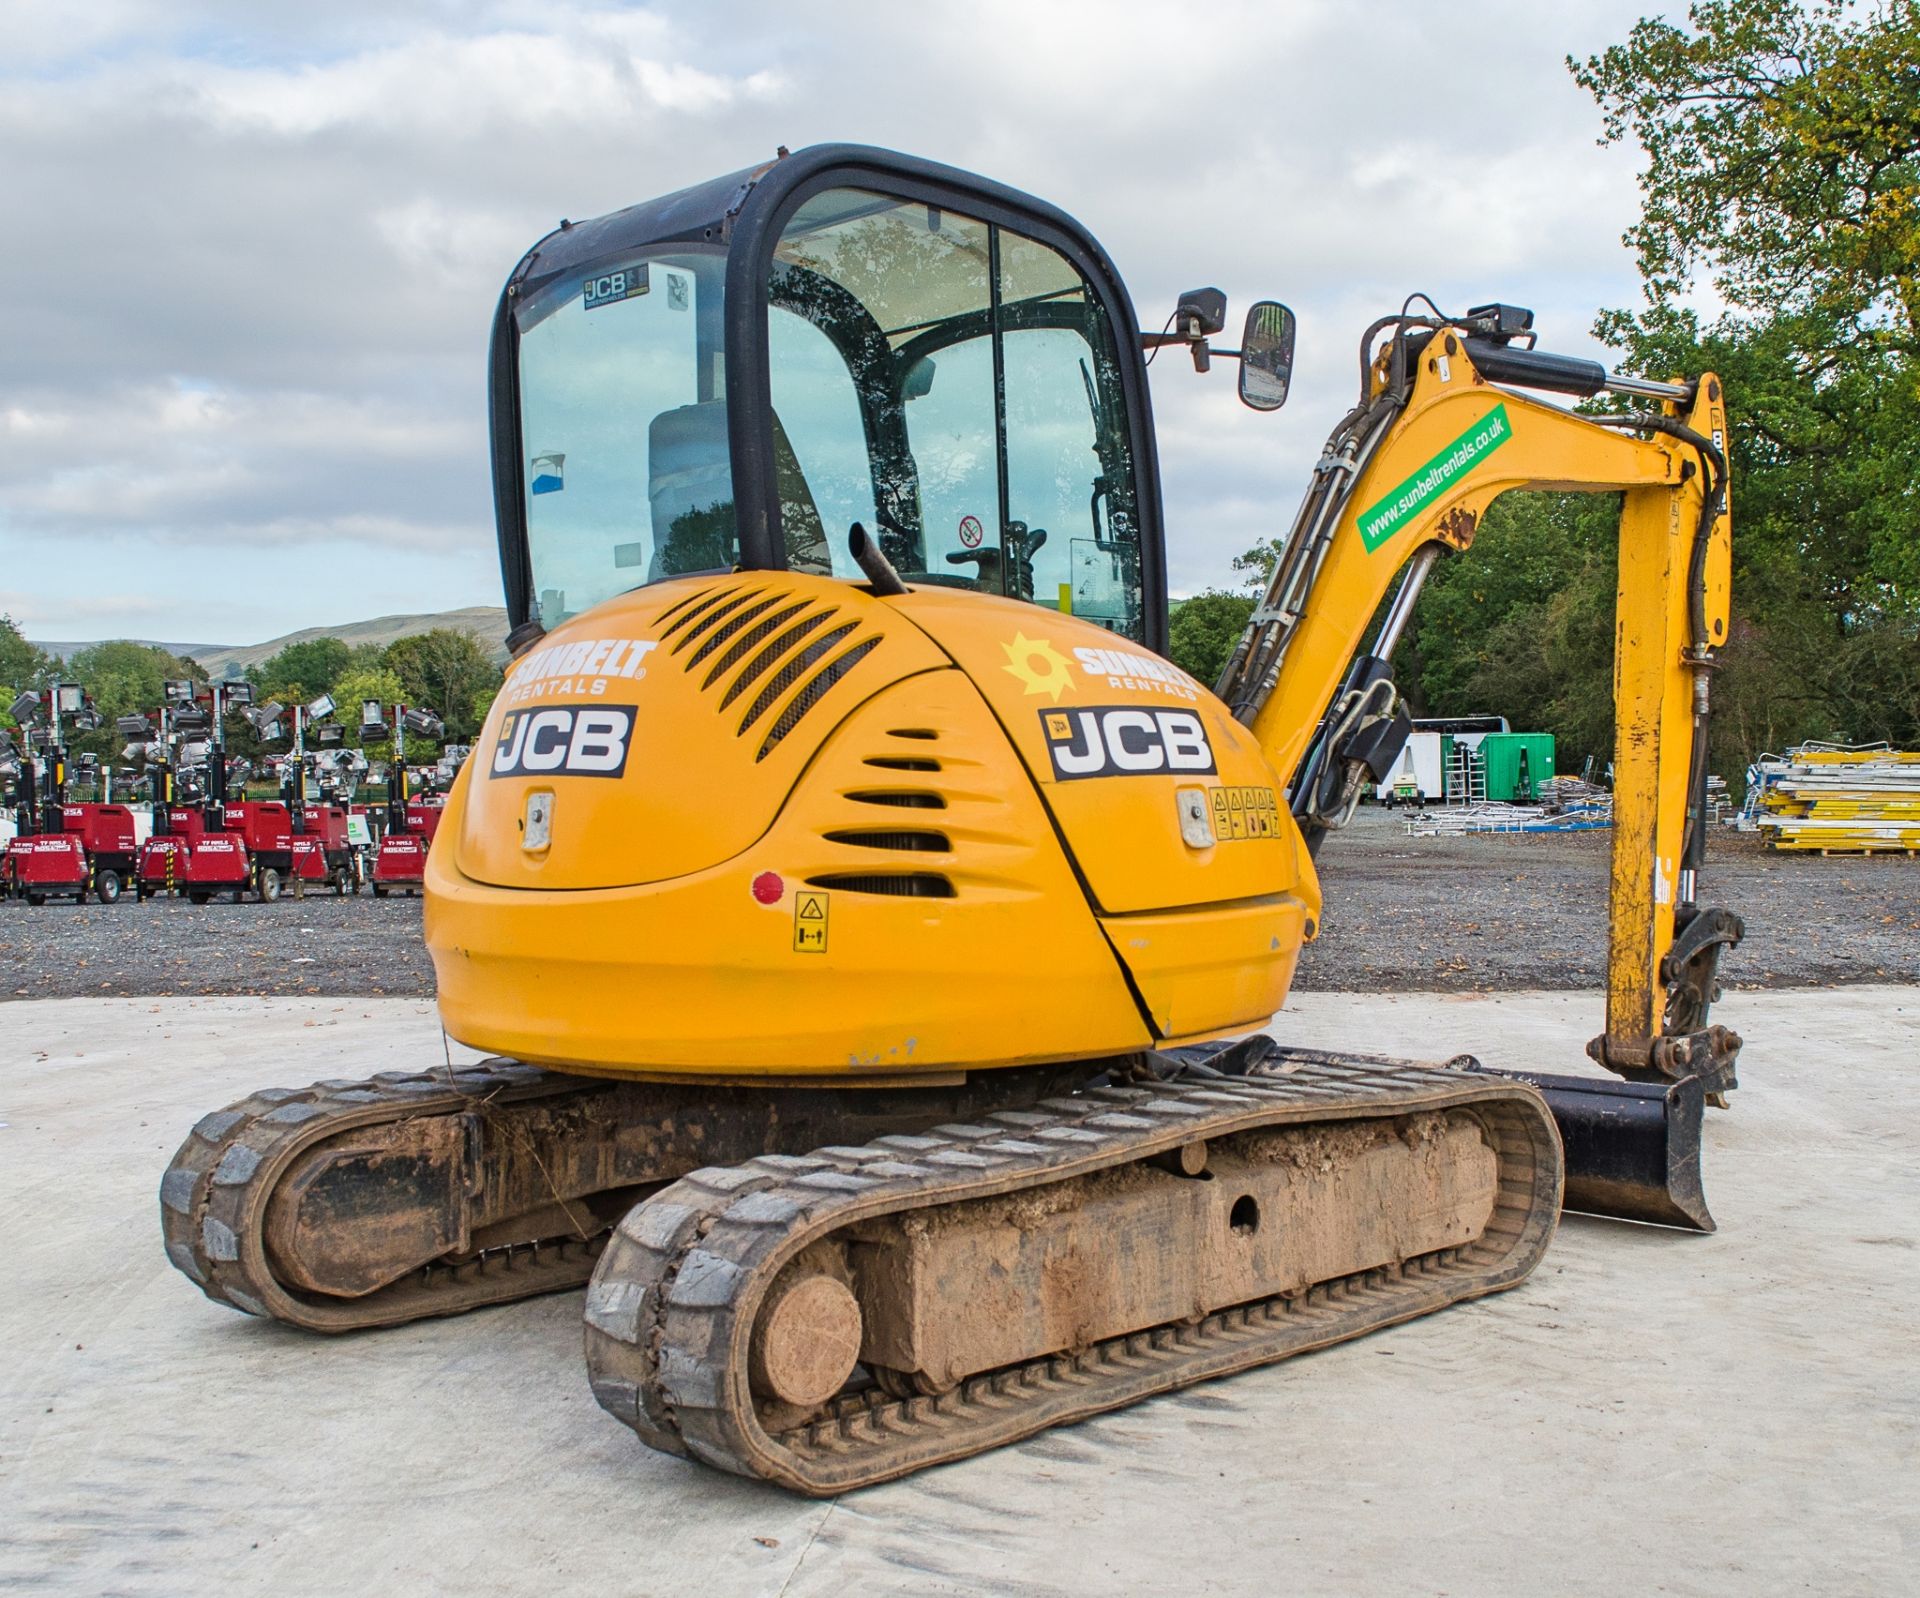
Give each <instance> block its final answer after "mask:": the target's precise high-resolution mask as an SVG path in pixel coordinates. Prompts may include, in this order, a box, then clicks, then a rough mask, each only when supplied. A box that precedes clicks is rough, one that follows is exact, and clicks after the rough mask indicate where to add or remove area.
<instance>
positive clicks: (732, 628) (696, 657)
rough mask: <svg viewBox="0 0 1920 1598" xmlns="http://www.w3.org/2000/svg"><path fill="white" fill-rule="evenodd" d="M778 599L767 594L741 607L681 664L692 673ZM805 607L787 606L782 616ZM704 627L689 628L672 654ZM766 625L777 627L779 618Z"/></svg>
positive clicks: (715, 614) (778, 597) (713, 630)
mask: <svg viewBox="0 0 1920 1598" xmlns="http://www.w3.org/2000/svg"><path fill="white" fill-rule="evenodd" d="M780 598H781V596H780V595H778V594H768V595H767V596H766V597H765V598H764V599H761V600H760V601H759V602H758V603H757V604H752V605H742V606H741V607H740V608H739V609H738V610H736V611H734V612H733V614H732V615H730V616H728V617H727V618H726V619H725V620H724V621H721V622H720V623H719V625H718V626H716V627H714V628H713V629H712V630H711V631H710V632H708V633H707V636H706V637H705V638H702V639H701V640H700V647H699V648H697V649H696V650H694V652H693V653H692V654H691V655H689V656H687V658H686V660H685V661H684V662H683V664H684V665H685V666H686V669H687V670H688V671H692V670H693V669H694V667H696V666H698V665H699V664H700V663H701V661H703V660H705V659H706V658H707V656H709V655H711V654H712V653H713V652H714V651H715V650H716V649H718V648H719V647H720V646H721V645H722V644H724V643H725V642H726V641H727V640H728V639H729V638H731V637H732V636H733V635H734V634H735V633H737V632H739V631H740V629H741V628H742V627H745V626H747V625H748V624H749V623H750V622H752V620H753V619H754V617H756V616H758V615H759V614H760V613H761V612H762V611H767V610H771V609H773V607H774V606H775V605H777V604H779V603H780ZM805 607H806V601H804V600H802V601H801V602H800V603H799V604H796V605H789V606H788V607H787V609H786V611H785V612H784V613H783V614H785V615H788V616H791V615H793V614H794V612H796V611H798V610H803V609H805ZM713 615H714V616H715V617H717V616H719V615H720V612H719V611H715V612H714V613H713ZM706 625H707V623H706V622H698V623H696V624H695V625H694V626H693V627H691V628H689V629H688V631H687V634H686V636H685V637H684V638H682V639H681V640H680V642H679V643H677V644H675V645H674V646H673V648H674V653H675V654H678V653H679V652H680V650H681V649H682V648H683V647H684V646H685V645H687V644H690V643H692V642H693V640H694V639H695V638H696V637H698V636H699V634H700V631H701V629H702V628H704V627H706ZM767 625H768V626H771V627H777V626H778V625H779V618H778V617H773V618H770V619H769V621H768V623H767Z"/></svg>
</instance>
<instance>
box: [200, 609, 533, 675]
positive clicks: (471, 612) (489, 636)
mask: <svg viewBox="0 0 1920 1598" xmlns="http://www.w3.org/2000/svg"><path fill="white" fill-rule="evenodd" d="M435 627H453V628H457V629H458V630H459V631H461V632H463V633H470V634H472V636H473V638H474V639H475V641H477V642H478V643H479V644H480V646H481V647H482V648H483V649H485V650H486V651H487V653H488V654H489V655H490V656H491V657H492V658H493V659H494V660H495V661H496V662H499V663H502V664H504V663H505V661H506V658H507V613H506V611H505V610H503V609H502V608H501V607H500V606H498V605H469V606H467V607H466V609H464V610H441V611H434V612H432V613H430V614H426V615H417V616H375V617H374V618H373V620H371V621H350V622H343V623H341V624H340V625H339V626H336V627H302V628H301V629H300V630H299V631H298V632H291V633H286V634H283V635H282V636H281V637H279V638H269V639H268V640H267V641H266V642H265V643H264V644H246V645H241V646H238V647H235V646H230V645H204V646H191V647H188V648H186V649H183V650H178V651H176V653H179V654H185V655H187V656H189V657H191V658H192V659H194V660H197V661H198V662H199V663H200V664H201V665H203V666H205V667H206V668H207V675H208V676H210V677H223V676H226V675H227V674H228V673H227V668H228V666H229V665H232V666H233V667H234V669H235V670H237V671H244V670H245V669H246V668H247V667H248V666H257V665H259V664H260V662H261V661H263V660H266V659H268V658H269V657H271V656H273V655H277V654H279V653H280V651H281V650H283V649H285V648H286V647H287V645H288V644H303V643H305V642H306V641H307V640H308V639H310V638H338V639H339V640H340V641H341V642H342V643H344V644H390V643H392V642H393V641H394V639H396V638H405V637H407V636H408V635H409V634H410V633H424V632H428V631H430V630H432V629H433V628H435ZM169 647H171V646H169Z"/></svg>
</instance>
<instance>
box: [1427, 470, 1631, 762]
mask: <svg viewBox="0 0 1920 1598" xmlns="http://www.w3.org/2000/svg"><path fill="white" fill-rule="evenodd" d="M1619 517H1620V501H1619V498H1618V496H1617V495H1612V494H1607V495H1593V494H1507V495H1504V496H1502V497H1501V498H1500V499H1498V500H1496V501H1494V503H1493V506H1492V508H1491V509H1490V510H1489V511H1488V512H1487V514H1486V516H1485V517H1484V518H1483V519H1482V520H1481V523H1480V527H1479V530H1478V531H1477V532H1476V533H1475V535H1474V540H1473V547H1472V548H1471V549H1470V550H1468V551H1466V552H1465V553H1464V554H1461V555H1448V556H1443V557H1442V558H1441V560H1440V561H1439V563H1438V564H1437V565H1436V566H1435V567H1434V569H1433V573H1432V575H1431V576H1430V577H1429V578H1428V579H1427V586H1426V587H1425V588H1424V589H1422V590H1421V594H1420V601H1419V604H1418V606H1417V607H1416V608H1415V611H1414V624H1413V628H1412V640H1411V647H1410V648H1409V649H1408V651H1407V654H1408V658H1407V659H1406V660H1405V661H1403V662H1402V665H1401V672H1400V677H1401V681H1402V683H1403V684H1404V685H1405V686H1406V687H1407V688H1408V690H1409V693H1410V696H1411V697H1413V698H1414V699H1415V701H1416V703H1417V704H1418V705H1419V707H1420V709H1421V711H1422V712H1423V713H1425V714H1431V715H1439V716H1470V715H1500V716H1505V717H1507V718H1508V719H1509V720H1510V721H1511V722H1513V724H1514V725H1515V726H1516V727H1520V728H1524V729H1527V730H1530V731H1531V730H1543V731H1550V732H1552V733H1554V735H1555V737H1556V739H1557V745H1558V747H1557V748H1556V751H1555V753H1556V758H1557V760H1558V761H1559V763H1560V764H1561V765H1563V766H1568V767H1570V768H1572V769H1576V770H1577V769H1578V768H1579V765H1580V763H1581V761H1582V760H1584V759H1585V757H1586V756H1588V755H1595V756H1598V757H1599V758H1600V759H1601V760H1603V761H1604V760H1606V759H1608V758H1610V756H1611V752H1612V744H1613V676H1612V658H1613V605H1614V581H1615V567H1616V551H1617V547H1618V540H1617V537H1616V530H1617V527H1618V524H1619Z"/></svg>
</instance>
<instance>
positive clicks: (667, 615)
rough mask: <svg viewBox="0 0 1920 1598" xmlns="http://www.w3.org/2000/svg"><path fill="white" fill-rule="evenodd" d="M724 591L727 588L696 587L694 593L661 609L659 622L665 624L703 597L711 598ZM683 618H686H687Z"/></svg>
mask: <svg viewBox="0 0 1920 1598" xmlns="http://www.w3.org/2000/svg"><path fill="white" fill-rule="evenodd" d="M724 592H725V590H724V589H720V588H696V589H694V591H693V592H692V593H690V594H688V595H686V596H685V597H683V598H680V599H676V600H675V601H674V602H673V603H672V604H671V605H669V606H667V608H666V609H665V610H663V611H661V612H660V615H659V618H658V624H664V623H666V622H668V621H670V620H672V618H673V617H674V615H676V614H677V613H678V612H680V611H683V610H685V609H686V608H687V607H688V606H689V605H697V604H698V603H699V602H700V601H701V600H703V599H710V598H712V597H714V596H716V595H718V594H721V593H724ZM682 619H683V620H684V619H685V618H682ZM675 625H676V626H678V625H679V624H678V623H677V622H676V623H675Z"/></svg>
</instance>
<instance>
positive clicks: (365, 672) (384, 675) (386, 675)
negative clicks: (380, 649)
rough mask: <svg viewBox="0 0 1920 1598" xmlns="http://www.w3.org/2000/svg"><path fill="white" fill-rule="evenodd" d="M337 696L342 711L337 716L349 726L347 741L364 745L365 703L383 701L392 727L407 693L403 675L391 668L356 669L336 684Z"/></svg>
mask: <svg viewBox="0 0 1920 1598" xmlns="http://www.w3.org/2000/svg"><path fill="white" fill-rule="evenodd" d="M333 697H334V698H335V699H337V700H338V701H339V702H340V708H339V709H338V710H337V711H335V712H334V714H336V715H337V716H338V717H339V718H340V720H341V721H343V722H344V723H345V724H346V728H347V741H348V742H349V743H353V744H358V743H360V742H361V738H360V703H361V701H362V700H365V699H377V700H379V701H380V704H381V707H382V709H383V710H385V712H386V713H387V719H388V723H389V725H391V723H392V719H393V707H394V706H395V705H397V704H401V703H404V702H405V700H406V697H407V690H406V685H405V684H404V683H402V682H401V681H400V674H399V673H398V672H397V671H394V670H392V669H391V668H389V667H386V666H372V667H367V666H356V667H355V668H354V669H353V670H352V671H349V672H348V673H347V674H346V675H345V676H344V677H342V678H341V679H340V680H339V681H338V682H336V683H335V684H334V685H333Z"/></svg>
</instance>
